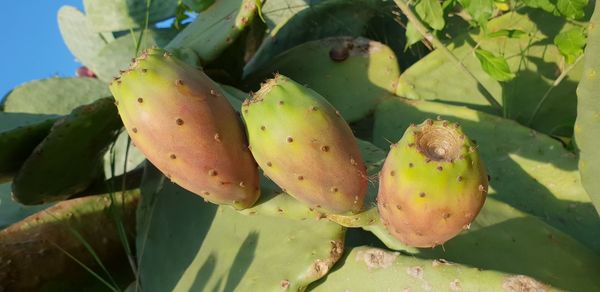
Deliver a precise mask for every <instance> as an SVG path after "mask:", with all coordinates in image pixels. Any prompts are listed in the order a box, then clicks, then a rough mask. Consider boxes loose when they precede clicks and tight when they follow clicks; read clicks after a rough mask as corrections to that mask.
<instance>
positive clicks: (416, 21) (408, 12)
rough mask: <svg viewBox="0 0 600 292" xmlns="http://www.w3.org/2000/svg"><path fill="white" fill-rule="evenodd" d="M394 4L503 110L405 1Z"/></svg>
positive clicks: (396, 0) (493, 104) (493, 103)
mask: <svg viewBox="0 0 600 292" xmlns="http://www.w3.org/2000/svg"><path fill="white" fill-rule="evenodd" d="M394 2H395V3H396V5H397V6H398V8H400V10H402V13H404V15H406V17H407V18H408V20H409V21H410V22H412V23H413V25H414V26H415V28H416V29H417V31H418V32H419V33H420V34H421V35H422V36H423V38H424V39H426V40H427V41H429V42H430V43H431V44H433V47H434V48H436V49H440V50H441V51H442V52H444V54H446V56H447V57H448V58H450V59H451V60H452V61H454V62H455V63H456V64H457V65H458V66H459V67H460V68H461V70H462V71H464V72H465V73H467V75H469V76H470V77H471V78H473V79H474V80H475V81H476V82H477V83H479V84H480V85H481V88H482V89H483V92H482V93H483V97H484V98H485V99H486V100H487V101H488V102H489V103H490V104H491V105H492V106H494V107H496V108H498V109H502V105H500V103H498V101H497V100H496V99H495V98H494V97H493V96H492V94H491V93H490V92H489V91H488V90H487V89H486V88H485V87H484V86H483V84H481V82H480V81H479V80H478V79H477V77H475V75H473V73H471V71H469V69H467V67H465V65H464V64H463V63H462V62H461V61H460V60H459V59H458V58H457V57H456V56H455V55H454V54H452V52H450V50H449V49H448V48H446V46H445V45H444V44H443V43H442V42H441V41H440V40H439V39H438V38H437V37H435V36H434V35H433V34H432V33H431V32H430V31H429V29H427V27H426V26H425V25H424V24H423V23H422V22H421V21H420V20H419V18H418V17H417V16H416V15H415V14H414V13H413V11H412V10H411V9H410V7H409V6H408V3H406V2H405V0H394Z"/></svg>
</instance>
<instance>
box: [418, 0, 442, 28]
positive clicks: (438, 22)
mask: <svg viewBox="0 0 600 292" xmlns="http://www.w3.org/2000/svg"><path fill="white" fill-rule="evenodd" d="M415 11H416V12H417V14H418V15H419V17H420V18H421V19H422V20H423V21H425V22H426V23H427V24H428V25H429V26H430V27H431V28H433V29H435V30H442V29H443V28H444V25H445V22H444V12H443V11H442V5H441V4H440V2H439V1H438V0H421V1H419V2H418V3H417V5H415Z"/></svg>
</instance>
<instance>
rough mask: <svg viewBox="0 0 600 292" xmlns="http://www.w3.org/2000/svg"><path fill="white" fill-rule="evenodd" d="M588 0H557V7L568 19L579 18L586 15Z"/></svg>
mask: <svg viewBox="0 0 600 292" xmlns="http://www.w3.org/2000/svg"><path fill="white" fill-rule="evenodd" d="M587 5H588V0H557V2H556V8H558V11H559V12H560V14H562V15H564V16H565V17H566V18H568V19H579V18H582V17H584V16H585V7H586V6H587Z"/></svg>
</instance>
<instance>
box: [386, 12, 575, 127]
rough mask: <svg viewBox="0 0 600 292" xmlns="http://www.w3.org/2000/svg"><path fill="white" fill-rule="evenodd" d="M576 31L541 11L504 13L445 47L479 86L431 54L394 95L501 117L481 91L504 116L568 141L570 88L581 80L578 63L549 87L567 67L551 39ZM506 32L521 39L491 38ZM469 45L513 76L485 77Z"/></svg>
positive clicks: (459, 34) (402, 78)
mask: <svg viewBox="0 0 600 292" xmlns="http://www.w3.org/2000/svg"><path fill="white" fill-rule="evenodd" d="M577 26H578V24H574V23H570V22H566V23H565V22H564V21H560V19H559V18H557V17H556V16H555V15H552V14H551V13H547V12H545V11H542V10H541V9H539V10H531V11H528V12H527V13H520V12H517V11H515V12H507V13H506V14H504V15H502V16H499V17H497V18H494V19H492V20H490V21H489V23H487V25H486V29H485V30H476V32H475V33H473V32H472V33H465V31H464V30H463V31H460V32H457V33H456V35H454V36H453V37H452V43H450V44H449V45H448V48H449V49H450V50H451V51H452V53H453V54H454V55H455V56H456V57H457V58H458V59H459V60H460V61H461V63H462V64H463V65H464V66H465V67H466V68H467V70H468V71H469V72H471V73H472V74H473V75H474V76H475V77H476V78H477V80H478V81H479V83H478V82H477V80H474V79H473V78H472V77H471V76H469V75H468V74H467V73H466V71H465V70H463V69H461V67H460V66H459V65H458V64H457V63H456V62H455V61H453V60H450V59H448V57H447V55H446V54H445V53H444V52H443V51H441V50H435V51H433V52H431V53H430V54H428V55H427V56H425V57H424V58H422V59H421V60H419V61H418V62H417V63H415V64H414V65H412V66H411V67H410V68H407V69H406V70H405V71H404V72H403V74H402V75H401V76H400V79H399V82H398V91H397V95H399V96H403V97H407V98H410V99H426V100H441V101H444V102H448V103H450V104H458V105H466V106H469V107H470V108H473V109H477V110H482V111H486V112H490V113H496V114H501V113H502V110H501V109H499V108H493V107H491V106H490V105H489V103H488V102H487V101H486V99H485V92H486V90H487V91H488V92H489V93H490V94H491V96H492V97H493V98H494V99H496V100H497V101H498V102H499V103H501V104H504V105H505V106H506V109H505V115H506V117H508V118H510V119H514V120H517V121H518V122H520V123H522V124H524V125H528V126H530V127H531V128H533V129H536V130H538V131H541V132H543V133H547V134H549V135H555V136H564V137H570V136H571V134H572V131H573V123H574V121H575V117H576V104H577V103H576V98H577V97H576V95H575V88H576V86H577V82H579V80H580V78H581V72H582V67H583V66H582V65H583V63H580V64H579V65H578V66H576V67H575V68H574V69H572V70H570V71H569V72H568V74H567V76H566V78H565V79H564V80H562V82H560V83H558V84H554V81H555V80H556V78H557V77H558V76H559V74H558V73H556V72H557V70H558V71H559V72H562V71H565V70H567V69H568V67H569V66H568V65H566V64H564V60H563V57H562V56H561V54H560V52H559V50H558V48H557V47H556V46H555V45H554V44H552V39H553V38H554V37H555V36H556V34H558V33H559V32H560V31H566V30H569V29H572V28H574V27H577ZM510 30H515V31H519V32H522V34H520V37H508V36H497V37H494V36H493V33H496V32H499V31H510ZM475 46H477V47H478V48H482V49H485V50H487V51H489V52H492V53H493V54H495V55H497V56H502V57H504V58H505V59H506V61H507V63H508V65H509V67H510V70H511V72H512V73H514V74H515V75H516V77H515V78H514V79H512V80H510V81H503V82H501V81H497V80H494V79H493V78H492V77H490V75H488V74H487V73H486V72H485V71H484V70H483V69H482V67H481V64H480V62H479V60H478V59H477V57H476V56H475V54H474V53H473V51H474V50H475V49H474V47H475ZM525 48H526V49H525ZM450 76H451V77H452V78H449V77H450ZM550 88H551V90H550ZM548 90H550V92H549V94H548V96H547V98H546V100H545V101H544V103H543V104H541V106H540V108H539V112H538V114H537V115H536V117H535V118H534V119H533V120H532V115H533V112H534V110H535V108H536V107H537V105H538V104H539V103H540V101H541V100H542V98H543V96H544V95H545V94H546V93H547V92H548Z"/></svg>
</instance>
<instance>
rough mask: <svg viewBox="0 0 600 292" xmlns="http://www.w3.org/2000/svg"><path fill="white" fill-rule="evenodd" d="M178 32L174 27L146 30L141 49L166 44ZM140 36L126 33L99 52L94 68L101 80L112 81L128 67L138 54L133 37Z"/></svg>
mask: <svg viewBox="0 0 600 292" xmlns="http://www.w3.org/2000/svg"><path fill="white" fill-rule="evenodd" d="M176 34H177V31H176V30H174V29H153V30H145V31H144V37H143V38H142V42H141V44H140V47H139V49H140V50H143V49H148V48H152V47H156V46H158V47H162V46H165V45H166V44H167V43H168V42H169V41H170V40H171V39H172V38H173V37H174V36H175V35H176ZM139 37H140V33H138V32H136V33H134V34H133V35H132V34H126V35H124V36H121V37H119V38H117V39H116V40H114V41H113V42H111V43H110V44H107V45H106V46H105V47H104V48H102V50H100V51H99V52H98V54H97V55H96V59H95V63H94V67H93V68H94V73H96V75H98V78H99V79H100V80H102V81H105V82H110V81H112V79H113V78H114V77H115V76H118V75H119V73H120V72H119V71H120V70H125V69H127V67H128V64H129V63H130V62H131V58H134V57H135V56H136V54H135V50H136V43H134V42H133V41H132V38H135V39H138V38H139Z"/></svg>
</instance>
